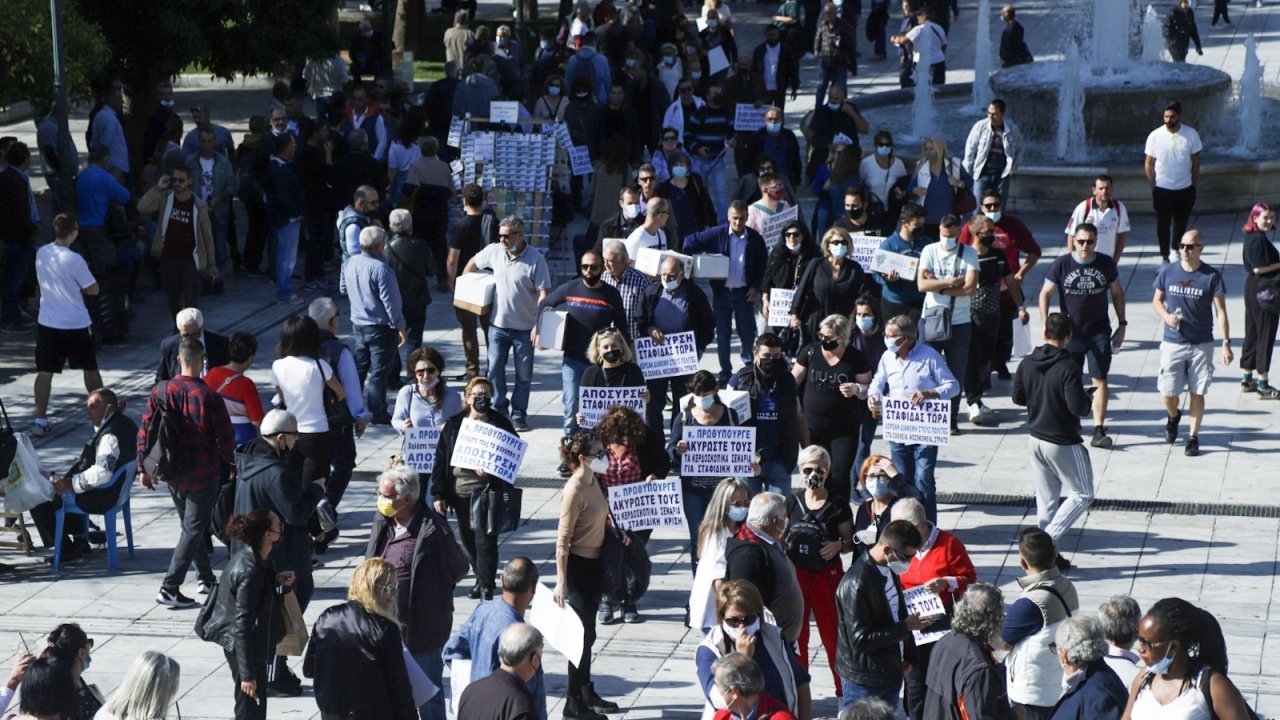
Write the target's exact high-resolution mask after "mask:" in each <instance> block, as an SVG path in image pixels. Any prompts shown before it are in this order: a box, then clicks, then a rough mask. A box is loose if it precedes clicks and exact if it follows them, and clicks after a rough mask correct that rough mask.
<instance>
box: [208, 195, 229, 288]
mask: <svg viewBox="0 0 1280 720" xmlns="http://www.w3.org/2000/svg"><path fill="white" fill-rule="evenodd" d="M230 202H231V201H230V200H228V201H226V203H225V204H224V205H222V206H221V207H219V208H218V209H216V210H210V211H209V225H210V226H211V227H212V229H213V260H214V263H215V264H217V266H218V272H219V273H225V272H226V271H227V268H228V267H230V265H231V245H230V240H229V238H230V237H231V207H230Z"/></svg>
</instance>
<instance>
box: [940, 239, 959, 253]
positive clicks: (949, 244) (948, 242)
mask: <svg viewBox="0 0 1280 720" xmlns="http://www.w3.org/2000/svg"><path fill="white" fill-rule="evenodd" d="M940 239H941V241H942V249H943V250H946V251H948V252H950V251H952V250H955V249H956V239H955V238H953V237H947V236H946V235H943V236H942V237H941V238H940Z"/></svg>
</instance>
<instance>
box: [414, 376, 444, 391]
mask: <svg viewBox="0 0 1280 720" xmlns="http://www.w3.org/2000/svg"><path fill="white" fill-rule="evenodd" d="M439 382H440V374H439V373H436V375H435V377H434V379H432V380H431V382H424V383H418V384H419V385H421V386H422V387H423V388H424V389H426V390H430V389H431V388H433V387H435V386H436V384H437V383H439Z"/></svg>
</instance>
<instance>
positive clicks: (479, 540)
mask: <svg viewBox="0 0 1280 720" xmlns="http://www.w3.org/2000/svg"><path fill="white" fill-rule="evenodd" d="M476 492H481V490H476ZM450 507H452V508H453V513H454V515H456V516H457V520H458V536H459V537H461V538H462V547H463V548H465V549H466V551H467V554H468V555H470V556H471V569H472V570H473V571H474V572H475V574H476V585H479V586H480V587H481V588H482V589H484V590H493V589H494V577H495V576H496V575H497V574H498V536H497V535H490V534H488V533H484V532H477V531H476V530H475V528H473V527H471V496H470V495H468V496H466V497H464V498H460V499H459V500H458V502H456V503H451V504H450Z"/></svg>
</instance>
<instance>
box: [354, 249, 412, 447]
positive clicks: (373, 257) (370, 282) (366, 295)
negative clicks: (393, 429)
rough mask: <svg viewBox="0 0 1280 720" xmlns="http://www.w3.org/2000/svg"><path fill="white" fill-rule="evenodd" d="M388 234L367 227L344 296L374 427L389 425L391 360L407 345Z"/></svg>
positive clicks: (366, 400) (366, 401) (359, 370)
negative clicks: (385, 255)
mask: <svg viewBox="0 0 1280 720" xmlns="http://www.w3.org/2000/svg"><path fill="white" fill-rule="evenodd" d="M386 249H387V232H386V231H385V230H383V229H382V228H377V227H367V228H365V229H363V230H361V231H360V254H359V255H353V256H351V257H350V258H347V262H346V264H345V265H344V266H343V268H342V282H341V286H342V287H341V291H342V292H343V293H344V294H345V295H346V296H347V297H348V298H349V299H350V301H351V329H352V335H353V339H354V340H355V356H356V372H357V373H358V374H359V375H360V382H361V383H362V384H363V385H364V406H365V408H366V409H367V410H368V411H369V413H370V415H371V417H370V420H369V421H370V423H372V424H374V425H390V424H391V413H390V412H389V411H388V410H387V382H388V380H389V379H390V378H389V375H390V372H391V356H392V355H394V354H395V353H396V352H397V348H398V347H400V346H401V345H404V344H405V341H406V340H407V339H408V335H407V333H406V332H405V322H404V313H403V312H402V311H401V307H400V286H399V285H398V284H397V283H396V274H395V272H394V271H393V270H392V269H391V267H390V266H389V265H387V263H386V261H385V260H384V259H383V253H385V252H386Z"/></svg>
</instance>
